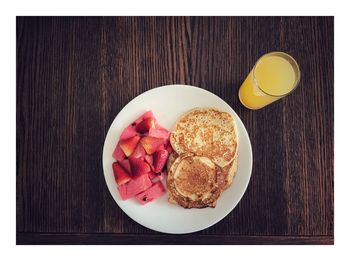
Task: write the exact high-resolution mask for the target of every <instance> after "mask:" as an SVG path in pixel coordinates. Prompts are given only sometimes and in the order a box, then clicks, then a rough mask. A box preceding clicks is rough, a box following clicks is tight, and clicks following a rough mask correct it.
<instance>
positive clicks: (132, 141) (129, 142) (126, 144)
mask: <svg viewBox="0 0 350 261" xmlns="http://www.w3.org/2000/svg"><path fill="white" fill-rule="evenodd" d="M139 140H140V137H139V136H134V137H131V138H128V139H126V140H121V141H120V142H119V146H120V148H121V149H122V151H123V152H124V154H125V155H126V156H127V157H129V156H130V155H131V154H132V153H133V152H134V150H135V148H136V146H137V143H138V142H139Z"/></svg>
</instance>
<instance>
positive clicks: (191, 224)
mask: <svg viewBox="0 0 350 261" xmlns="http://www.w3.org/2000/svg"><path fill="white" fill-rule="evenodd" d="M194 107H215V108H218V109H220V110H223V111H226V112H229V113H231V114H232V115H233V116H234V117H235V119H236V122H237V127H238V132H239V151H238V153H239V157H238V171H237V174H236V176H235V178H234V181H233V183H232V185H231V186H230V187H229V188H228V189H227V190H226V191H225V192H224V193H223V194H222V195H221V197H220V198H219V200H218V202H217V206H216V207H215V208H204V209H184V208H182V207H179V206H177V205H173V204H170V203H168V201H167V199H168V195H167V194H166V195H164V196H162V197H161V198H158V199H156V200H155V201H153V202H150V203H148V204H146V205H144V206H142V205H140V204H139V203H138V202H137V201H136V200H135V199H129V200H126V201H123V200H121V198H120V196H119V192H118V190H117V184H116V181H115V180H114V175H113V170H112V163H113V161H114V160H113V158H112V152H113V150H114V147H115V146H116V144H117V142H118V140H119V136H120V134H121V132H122V130H123V129H124V128H125V127H126V126H127V125H129V124H130V123H131V122H132V121H133V120H135V119H136V118H137V117H139V116H140V115H141V114H142V113H143V112H145V111H147V110H152V111H153V113H154V115H155V117H156V119H157V121H158V122H159V123H160V124H161V125H163V126H164V127H166V128H167V129H169V130H171V129H172V127H173V125H174V123H175V122H176V119H177V118H178V117H180V116H181V115H182V114H183V113H185V112H187V111H188V110H190V109H192V108H194ZM102 161H103V171H104V175H105V179H106V182H107V186H108V188H109V191H110V192H111V194H112V196H113V198H114V200H115V202H117V204H118V205H119V207H120V208H121V209H122V210H123V211H124V212H125V213H126V214H127V215H128V216H129V217H130V218H132V219H133V220H135V221H136V222H137V223H139V224H141V225H143V226H145V227H147V228H150V229H153V230H156V231H159V232H164V233H174V234H182V233H191V232H195V231H199V230H202V229H205V228H207V227H210V226H212V225H214V224H216V223H217V222H219V221H220V220H221V219H223V218H224V217H225V216H226V215H227V214H228V213H230V212H231V211H232V210H233V209H234V207H235V206H236V205H237V204H238V202H239V201H240V199H241V198H242V196H243V194H244V192H245V190H246V188H247V186H248V183H249V179H250V175H251V170H252V149H251V144H250V140H249V136H248V133H247V131H246V129H245V127H244V125H243V123H242V121H241V120H240V118H239V117H238V115H237V114H236V113H235V112H234V111H233V109H232V108H231V107H230V106H229V105H228V104H227V103H226V102H225V101H223V100H222V99H221V98H219V97H218V96H216V95H214V94H213V93H211V92H208V91H206V90H204V89H201V88H197V87H193V86H188V85H168V86H162V87H158V88H155V89H152V90H149V91H147V92H144V93H142V94H141V95H139V96H137V97H136V98H134V99H133V100H132V101H130V102H129V103H128V104H127V105H126V106H125V107H124V108H123V109H122V110H121V111H120V112H119V113H118V115H117V117H115V119H114V121H113V123H112V125H111V127H110V128H109V131H108V133H107V137H106V140H105V144H104V147H103V155H102Z"/></svg>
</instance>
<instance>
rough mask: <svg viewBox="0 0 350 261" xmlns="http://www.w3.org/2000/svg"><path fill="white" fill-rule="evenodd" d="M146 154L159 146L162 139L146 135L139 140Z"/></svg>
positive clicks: (151, 152) (162, 141)
mask: <svg viewBox="0 0 350 261" xmlns="http://www.w3.org/2000/svg"><path fill="white" fill-rule="evenodd" d="M140 143H141V144H142V146H143V148H144V149H145V151H146V152H147V154H153V153H154V152H155V151H156V150H157V149H158V147H159V146H161V145H162V144H163V143H164V139H160V138H155V137H150V136H146V137H143V138H142V139H141V140H140Z"/></svg>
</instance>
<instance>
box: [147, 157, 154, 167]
mask: <svg viewBox="0 0 350 261" xmlns="http://www.w3.org/2000/svg"><path fill="white" fill-rule="evenodd" d="M145 161H146V162H147V163H148V164H149V165H150V166H151V167H152V165H153V156H152V155H148V154H146V155H145Z"/></svg>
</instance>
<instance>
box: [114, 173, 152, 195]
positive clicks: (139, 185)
mask: <svg viewBox="0 0 350 261" xmlns="http://www.w3.org/2000/svg"><path fill="white" fill-rule="evenodd" d="M151 186H152V182H151V180H150V179H149V177H148V175H142V176H139V177H137V178H135V179H131V180H130V181H129V182H128V183H126V184H122V185H120V186H118V190H119V194H120V197H121V198H122V200H127V199H129V198H132V197H134V196H136V195H137V194H139V193H141V192H143V191H145V190H147V189H148V188H149V187H151Z"/></svg>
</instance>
